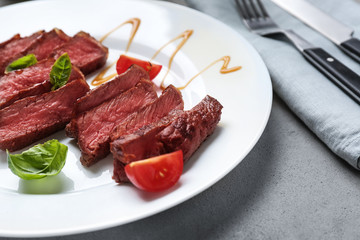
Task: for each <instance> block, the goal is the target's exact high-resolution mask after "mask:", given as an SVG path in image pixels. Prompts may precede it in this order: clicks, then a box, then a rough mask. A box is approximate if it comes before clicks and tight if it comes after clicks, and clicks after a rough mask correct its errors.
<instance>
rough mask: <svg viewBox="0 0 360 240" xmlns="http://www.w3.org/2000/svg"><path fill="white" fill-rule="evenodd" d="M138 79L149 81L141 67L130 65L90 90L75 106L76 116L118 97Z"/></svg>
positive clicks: (147, 75)
mask: <svg viewBox="0 0 360 240" xmlns="http://www.w3.org/2000/svg"><path fill="white" fill-rule="evenodd" d="M140 79H145V80H150V78H149V74H148V73H147V72H146V71H145V70H144V69H143V68H142V67H139V66H137V65H132V66H131V67H130V68H129V69H128V70H127V71H126V72H124V73H123V74H120V75H118V76H116V77H115V78H114V79H112V80H111V81H108V82H106V83H104V84H101V85H100V86H98V87H97V88H94V89H92V90H90V91H89V92H88V93H87V94H86V95H85V96H84V97H82V98H80V99H79V100H78V101H77V103H76V106H75V109H76V114H80V113H82V112H85V111H88V110H90V109H92V108H94V107H96V106H98V105H100V104H101V103H103V102H106V101H108V100H109V99H112V98H114V97H116V96H118V95H120V94H121V93H123V92H125V91H126V90H128V89H130V88H132V87H134V86H135V85H136V84H137V83H138V82H139V80H140Z"/></svg>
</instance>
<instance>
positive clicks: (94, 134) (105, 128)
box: [66, 80, 157, 166]
mask: <svg viewBox="0 0 360 240" xmlns="http://www.w3.org/2000/svg"><path fill="white" fill-rule="evenodd" d="M155 99H157V95H156V91H155V88H154V85H153V83H152V82H150V81H148V80H141V81H140V82H139V83H138V84H137V85H136V86H135V87H133V88H131V89H129V90H128V91H126V92H124V93H122V94H120V95H118V96H117V97H115V98H112V99H110V100H108V101H106V102H104V103H102V104H100V105H99V106H97V107H95V108H93V109H91V110H89V111H86V112H83V113H81V114H80V115H78V116H77V117H76V118H74V119H72V120H71V123H70V124H69V125H68V126H67V127H66V133H67V135H68V136H69V137H75V138H77V140H78V145H79V148H80V150H81V153H82V154H81V158H80V161H81V163H82V164H83V165H84V166H91V165H93V164H94V163H96V162H97V161H98V160H100V159H102V158H104V157H106V155H108V154H109V153H110V147H109V145H110V134H111V133H112V131H113V129H114V127H115V126H117V125H118V124H119V123H120V122H121V121H122V120H123V119H125V118H126V117H127V116H128V115H129V114H131V113H133V112H135V111H137V110H139V109H140V108H141V107H142V106H144V105H146V104H149V103H151V102H153V101H154V100H155Z"/></svg>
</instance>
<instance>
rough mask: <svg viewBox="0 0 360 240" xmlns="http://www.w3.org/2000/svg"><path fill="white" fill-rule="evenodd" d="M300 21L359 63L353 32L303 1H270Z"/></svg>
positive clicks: (358, 42) (357, 42)
mask: <svg viewBox="0 0 360 240" xmlns="http://www.w3.org/2000/svg"><path fill="white" fill-rule="evenodd" d="M272 1H273V2H274V3H276V4H277V5H278V6H280V7H281V8H283V9H285V10H286V11H288V12H289V13H291V14H292V15H294V16H295V17H297V18H299V19H300V20H301V21H303V22H304V23H306V24H307V25H309V26H310V27H312V28H314V29H315V30H317V31H319V32H320V33H321V34H323V35H325V36H326V37H327V38H329V39H330V40H331V41H332V42H334V43H335V44H336V45H337V46H338V47H340V48H341V49H342V50H343V51H344V52H345V53H346V54H348V55H349V56H351V57H352V58H353V59H355V60H356V61H358V62H360V40H359V39H357V38H354V37H352V35H353V33H354V30H353V29H351V28H350V27H348V26H346V25H344V24H343V23H341V22H339V21H337V20H336V19H334V18H332V17H330V16H329V15H327V14H326V13H324V12H323V11H321V10H319V9H318V8H316V7H314V6H313V5H311V4H310V3H309V2H307V1H305V0H272Z"/></svg>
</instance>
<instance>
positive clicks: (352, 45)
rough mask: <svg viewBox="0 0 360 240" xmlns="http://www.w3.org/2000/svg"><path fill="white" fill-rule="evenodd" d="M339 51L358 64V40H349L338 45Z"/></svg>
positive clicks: (359, 47) (359, 54) (359, 42)
mask: <svg viewBox="0 0 360 240" xmlns="http://www.w3.org/2000/svg"><path fill="white" fill-rule="evenodd" d="M340 47H341V49H342V50H343V51H344V52H345V53H347V54H348V55H349V56H350V57H352V58H354V59H355V60H356V61H358V62H360V40H359V39H357V38H350V39H349V40H346V41H345V42H342V43H340Z"/></svg>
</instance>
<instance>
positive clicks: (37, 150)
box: [6, 139, 68, 180]
mask: <svg viewBox="0 0 360 240" xmlns="http://www.w3.org/2000/svg"><path fill="white" fill-rule="evenodd" d="M67 150H68V147H67V146H66V145H64V144H61V143H60V142H59V141H58V140H56V139H53V140H49V141H47V142H45V143H44V144H38V145H35V146H34V147H32V148H29V149H28V150H26V151H24V152H23V153H21V154H10V153H9V152H8V151H6V153H7V160H8V165H9V168H10V169H11V171H12V172H13V173H14V174H15V175H17V176H19V177H20V178H22V179H25V180H30V179H39V178H44V177H46V176H53V175H57V174H58V173H59V172H60V171H61V169H62V168H63V167H64V165H65V160H66V155H67Z"/></svg>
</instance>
